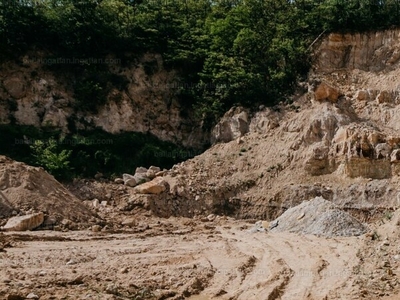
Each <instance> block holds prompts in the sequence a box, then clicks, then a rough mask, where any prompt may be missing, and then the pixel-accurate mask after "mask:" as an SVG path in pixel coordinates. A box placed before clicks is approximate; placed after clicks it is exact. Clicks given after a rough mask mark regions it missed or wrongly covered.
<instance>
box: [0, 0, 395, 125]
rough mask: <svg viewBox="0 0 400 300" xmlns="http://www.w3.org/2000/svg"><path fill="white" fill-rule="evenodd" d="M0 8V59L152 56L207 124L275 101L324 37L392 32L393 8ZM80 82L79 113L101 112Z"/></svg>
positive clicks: (108, 3) (172, 3)
mask: <svg viewBox="0 0 400 300" xmlns="http://www.w3.org/2000/svg"><path fill="white" fill-rule="evenodd" d="M0 7H1V8H0V9H1V10H0V35H1V37H2V40H1V42H0V47H1V49H0V51H1V53H2V54H10V55H11V54H13V55H15V54H17V55H18V54H20V53H22V52H24V51H26V50H27V49H30V48H32V47H33V46H41V47H46V48H47V49H52V50H53V51H54V53H57V54H60V55H63V56H64V57H79V58H85V57H104V56H105V55H106V54H109V53H113V54H115V55H116V56H117V57H122V56H123V55H124V53H126V52H127V51H128V52H130V53H134V54H137V55H140V54H141V53H144V52H158V53H161V54H163V56H164V58H165V59H166V61H167V62H168V64H169V66H171V67H174V68H176V69H178V70H180V71H181V74H182V82H181V83H182V84H181V85H180V97H181V100H182V102H183V103H186V104H187V105H194V106H195V107H197V109H198V112H199V113H200V115H201V116H203V117H207V116H208V117H211V118H212V117H213V116H215V115H219V114H220V113H221V112H223V111H224V110H226V109H227V108H229V107H230V106H231V105H233V104H242V105H246V106H253V105H258V104H261V103H263V104H267V105H268V104H269V105H272V104H274V103H276V102H277V101H279V100H282V99H284V98H285V96H286V95H288V94H289V93H290V92H291V90H292V88H293V86H294V84H295V82H296V80H297V79H298V78H299V76H302V75H303V74H304V73H305V72H306V70H307V67H308V65H307V62H308V61H307V48H308V46H309V45H310V44H311V42H312V41H313V40H314V39H315V38H316V37H317V36H318V35H319V34H320V33H321V32H322V31H324V30H326V31H327V32H329V31H360V30H363V31H364V30H374V29H382V28H387V27H390V26H393V25H399V24H400V1H399V0H386V1H381V0H292V1H290V0H246V1H244V0H165V1H163V0H141V1H136V0H0ZM86 67H87V68H88V69H90V65H88V66H86ZM85 80H86V82H83V83H82V84H81V85H80V86H77V87H76V90H77V94H78V98H79V96H83V97H84V98H85V100H84V101H86V102H90V103H86V104H84V103H82V107H83V108H91V107H93V106H96V105H98V104H102V103H103V102H104V98H105V96H104V93H106V92H107V87H104V86H101V83H99V82H96V81H91V79H87V78H85Z"/></svg>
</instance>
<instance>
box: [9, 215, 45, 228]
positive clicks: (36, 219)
mask: <svg viewBox="0 0 400 300" xmlns="http://www.w3.org/2000/svg"><path fill="white" fill-rule="evenodd" d="M43 221H44V215H43V213H42V212H40V213H36V214H30V215H26V216H21V217H12V218H10V219H9V220H8V222H7V224H6V225H5V226H4V227H3V229H4V230H6V231H26V230H32V229H35V228H36V227H38V226H40V225H41V224H42V223H43Z"/></svg>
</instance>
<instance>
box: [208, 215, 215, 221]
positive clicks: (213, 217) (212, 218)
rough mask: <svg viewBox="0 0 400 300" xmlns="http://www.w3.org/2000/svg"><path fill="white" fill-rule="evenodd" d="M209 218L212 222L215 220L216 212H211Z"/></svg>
mask: <svg viewBox="0 0 400 300" xmlns="http://www.w3.org/2000/svg"><path fill="white" fill-rule="evenodd" d="M207 219H208V220H209V221H210V222H212V221H214V220H215V215H214V214H210V215H208V216H207Z"/></svg>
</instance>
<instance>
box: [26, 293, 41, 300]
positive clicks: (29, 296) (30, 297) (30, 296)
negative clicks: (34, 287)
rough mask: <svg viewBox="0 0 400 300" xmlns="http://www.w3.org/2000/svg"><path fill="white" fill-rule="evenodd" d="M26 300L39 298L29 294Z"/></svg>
mask: <svg viewBox="0 0 400 300" xmlns="http://www.w3.org/2000/svg"><path fill="white" fill-rule="evenodd" d="M26 299H39V296H38V295H36V294H34V293H29V294H28V295H27V296H26Z"/></svg>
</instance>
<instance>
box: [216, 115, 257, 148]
mask: <svg viewBox="0 0 400 300" xmlns="http://www.w3.org/2000/svg"><path fill="white" fill-rule="evenodd" d="M249 123H250V121H249V115H248V112H247V111H246V110H245V109H244V108H242V107H233V108H231V109H230V110H229V111H228V112H227V113H225V115H224V116H223V117H222V119H221V120H220V121H219V122H218V124H217V125H215V127H214V129H213V130H212V133H211V142H212V143H213V144H214V143H218V142H224V143H227V142H230V141H233V140H234V139H236V138H238V137H240V136H242V135H244V134H246V133H247V132H248V131H249Z"/></svg>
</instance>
